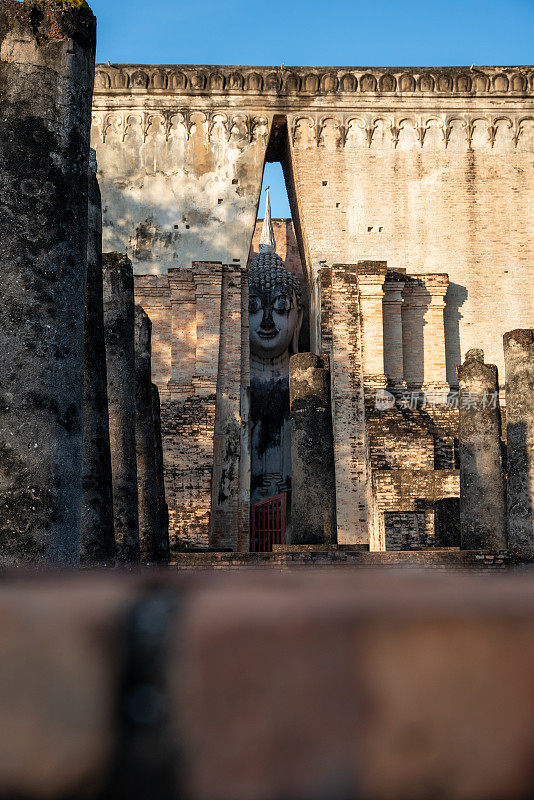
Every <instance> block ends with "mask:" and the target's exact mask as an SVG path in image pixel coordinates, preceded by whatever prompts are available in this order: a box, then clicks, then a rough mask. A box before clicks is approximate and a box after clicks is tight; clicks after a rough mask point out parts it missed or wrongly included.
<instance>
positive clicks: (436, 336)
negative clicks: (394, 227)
mask: <svg viewBox="0 0 534 800" xmlns="http://www.w3.org/2000/svg"><path fill="white" fill-rule="evenodd" d="M448 285H449V280H448V277H447V276H446V275H442V274H429V275H410V276H403V274H402V273H391V272H388V270H387V265H386V263H385V262H359V264H358V288H359V296H360V308H361V320H362V353H363V372H364V384H365V386H366V388H367V389H368V390H377V389H380V388H385V387H386V386H389V387H391V388H393V389H404V388H406V387H408V388H409V389H411V388H417V389H422V391H425V392H427V393H428V394H429V395H436V396H438V395H441V394H443V392H446V391H448V389H449V385H448V383H447V378H446V359H445V323H444V310H445V295H446V293H447V289H448Z"/></svg>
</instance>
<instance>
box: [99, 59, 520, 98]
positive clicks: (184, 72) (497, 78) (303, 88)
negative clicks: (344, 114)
mask: <svg viewBox="0 0 534 800" xmlns="http://www.w3.org/2000/svg"><path fill="white" fill-rule="evenodd" d="M124 94H131V95H132V96H135V95H138V94H150V95H155V96H157V95H161V94H172V95H183V96H199V95H200V96H206V95H207V96H218V95H222V96H225V95H245V96H256V97H257V96H265V97H273V96H275V97H279V96H289V97H291V96H302V97H307V98H309V97H312V96H313V97H316V96H317V95H319V96H332V95H337V96H345V95H348V96H351V95H378V96H382V95H386V96H388V95H389V96H404V95H416V96H417V95H419V96H421V95H423V96H441V97H450V96H461V97H466V96H467V97H469V96H475V97H478V96H494V97H495V96H497V97H502V96H512V97H521V96H530V95H533V94H534V66H516V67H498V66H484V67H483V66H481V67H478V66H472V67H428V68H427V67H388V68H385V67H384V68H380V67H285V66H283V67H253V66H250V67H237V66H224V67H223V66H192V65H151V66H149V65H145V64H109V63H108V64H98V65H97V67H96V75H95V95H96V96H97V97H99V96H107V95H112V96H113V95H124Z"/></svg>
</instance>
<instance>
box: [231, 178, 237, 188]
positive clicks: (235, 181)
mask: <svg viewBox="0 0 534 800" xmlns="http://www.w3.org/2000/svg"><path fill="white" fill-rule="evenodd" d="M236 183H239V181H238V180H237V178H234V179H233V181H232V185H233V186H235V185H236Z"/></svg>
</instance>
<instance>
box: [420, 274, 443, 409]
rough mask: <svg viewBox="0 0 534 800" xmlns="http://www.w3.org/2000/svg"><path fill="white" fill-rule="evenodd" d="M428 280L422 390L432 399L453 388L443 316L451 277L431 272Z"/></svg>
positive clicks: (426, 277) (427, 277)
mask: <svg viewBox="0 0 534 800" xmlns="http://www.w3.org/2000/svg"><path fill="white" fill-rule="evenodd" d="M424 281H425V287H426V289H427V291H428V293H429V295H430V298H429V299H430V303H429V305H428V306H427V308H426V309H425V313H424V327H423V386H422V389H423V391H424V392H426V394H427V396H428V397H429V398H436V399H440V398H442V397H443V395H447V394H448V392H449V390H450V386H449V384H448V382H447V364H446V360H445V320H444V316H443V312H444V311H445V295H446V293H447V289H448V288H449V278H448V276H447V275H427V276H425V277H424Z"/></svg>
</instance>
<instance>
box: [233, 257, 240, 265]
mask: <svg viewBox="0 0 534 800" xmlns="http://www.w3.org/2000/svg"><path fill="white" fill-rule="evenodd" d="M232 261H234V262H237V263H238V264H239V262H240V261H241V259H240V258H232Z"/></svg>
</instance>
